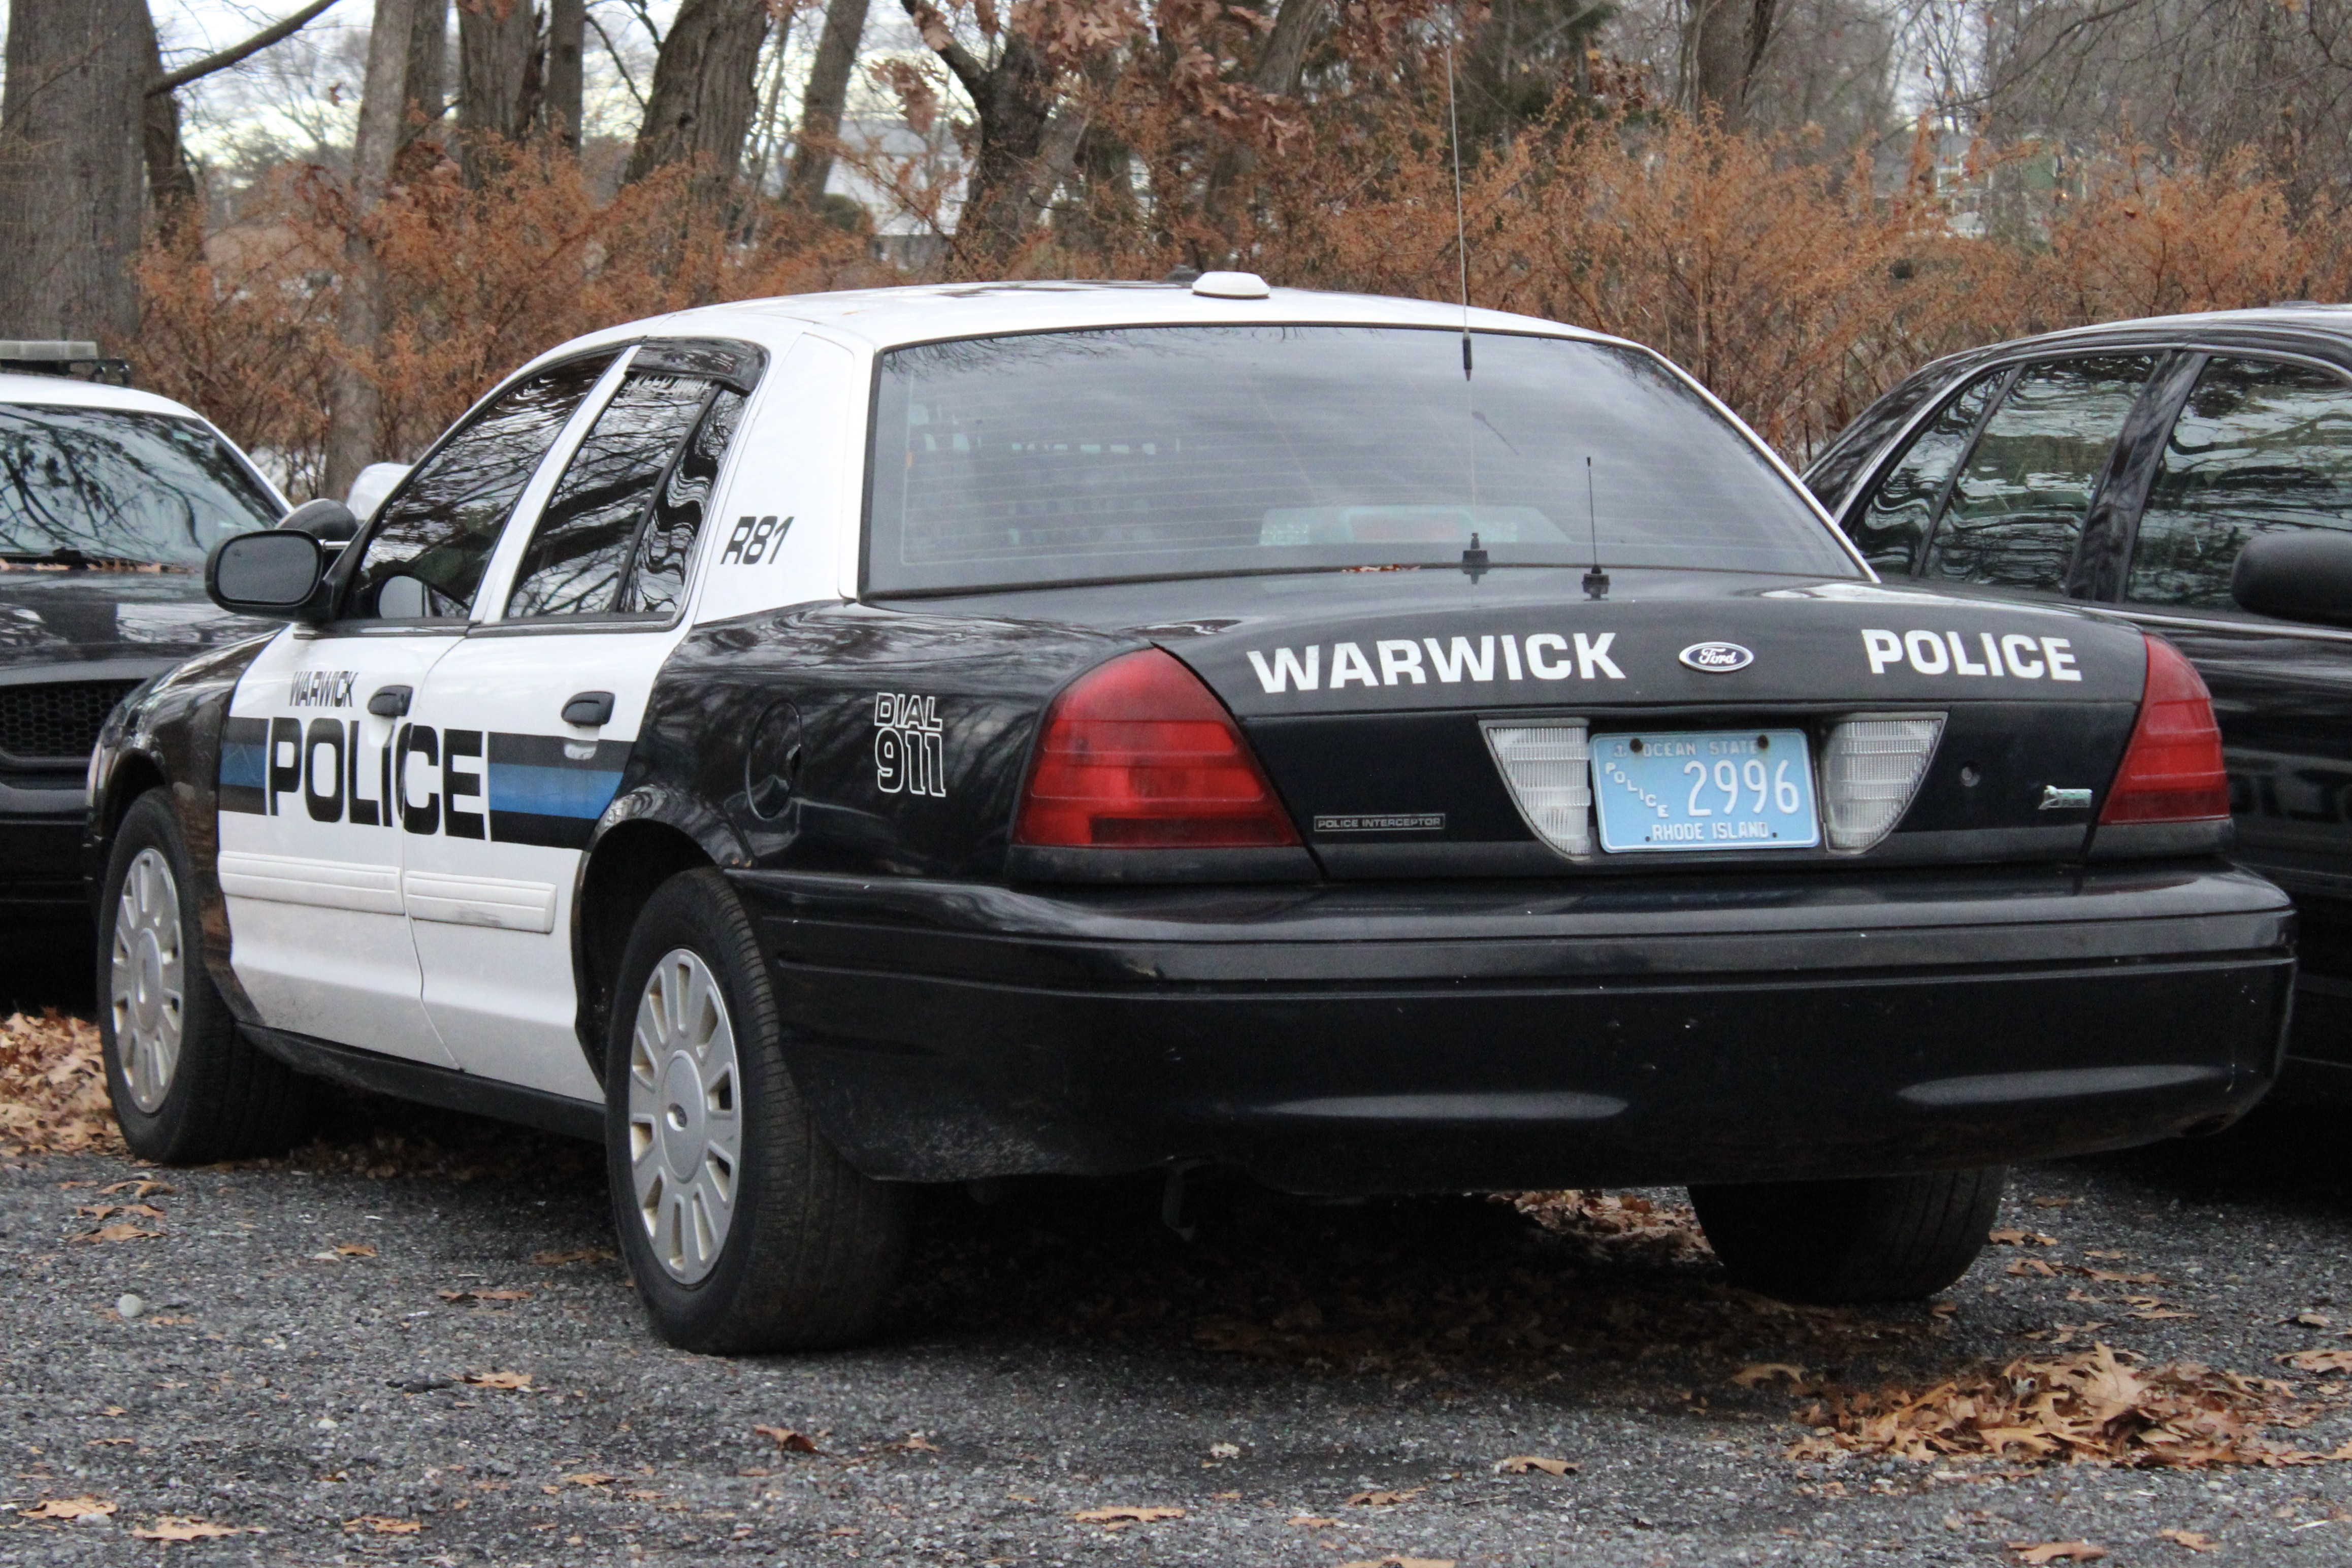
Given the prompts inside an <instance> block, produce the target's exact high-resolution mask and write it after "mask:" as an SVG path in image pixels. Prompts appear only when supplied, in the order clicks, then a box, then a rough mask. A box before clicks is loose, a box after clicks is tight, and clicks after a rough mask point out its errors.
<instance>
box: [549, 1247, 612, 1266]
mask: <svg viewBox="0 0 2352 1568" xmlns="http://www.w3.org/2000/svg"><path fill="white" fill-rule="evenodd" d="M618 1257H620V1254H619V1253H617V1252H614V1251H610V1250H608V1249H607V1248H604V1247H574V1248H573V1249H572V1250H571V1251H570V1252H534V1253H532V1254H531V1255H530V1260H531V1261H532V1262H533V1263H536V1264H539V1265H540V1266H541V1267H542V1268H562V1266H563V1265H565V1264H567V1263H606V1262H610V1261H611V1260H613V1259H614V1258H618Z"/></svg>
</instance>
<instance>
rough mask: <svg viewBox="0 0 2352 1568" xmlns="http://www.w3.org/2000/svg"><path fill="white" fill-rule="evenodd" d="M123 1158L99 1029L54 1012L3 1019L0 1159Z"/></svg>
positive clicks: (0, 1029)
mask: <svg viewBox="0 0 2352 1568" xmlns="http://www.w3.org/2000/svg"><path fill="white" fill-rule="evenodd" d="M88 1152H105V1153H110V1154H113V1153H121V1152H122V1139H121V1134H119V1133H118V1132H117V1131H115V1127H114V1110H113V1106H112V1102H111V1101H110V1100H108V1099H107V1095H106V1067H105V1064H104V1063H103V1062H102V1061H101V1060H100V1057H99V1047H98V1026H96V1025H95V1024H92V1023H90V1022H89V1020H88V1019H86V1018H73V1017H68V1016H66V1015H64V1014H62V1013H59V1012H58V1011H57V1010H56V1009H54V1008H52V1009H50V1010H48V1011H47V1012H44V1013H42V1014H40V1015H39V1016H34V1015H32V1014H30V1013H12V1014H10V1015H9V1016H7V1017H6V1018H5V1019H0V1155H5V1156H6V1157H7V1158H10V1159H18V1158H21V1157H23V1156H24V1155H26V1154H80V1153H88Z"/></svg>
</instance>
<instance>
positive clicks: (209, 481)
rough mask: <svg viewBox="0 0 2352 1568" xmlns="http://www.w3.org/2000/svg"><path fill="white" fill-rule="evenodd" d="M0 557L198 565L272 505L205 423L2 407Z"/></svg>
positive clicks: (264, 523) (271, 518)
mask: <svg viewBox="0 0 2352 1568" xmlns="http://www.w3.org/2000/svg"><path fill="white" fill-rule="evenodd" d="M0 479H5V482H4V483H0V559H10V560H17V561H22V560H26V559H56V560H60V561H66V562H70V561H72V560H73V559H75V558H77V557H83V556H86V557H90V558H93V559H99V560H110V561H137V562H142V563H151V564H159V565H166V566H191V567H193V566H201V565H203V564H204V560H205V552H207V551H209V550H211V549H212V547H213V546H214V545H215V544H217V543H219V542H220V541H222V540H223V539H225V538H226V537H227V536H228V535H230V534H232V533H242V532H244V531H247V529H254V528H268V526H270V525H271V524H272V523H274V522H276V521H278V503H277V502H276V501H275V500H271V499H270V496H269V493H268V491H267V490H265V489H263V488H262V487H261V485H260V483H259V481H257V479H254V477H253V476H252V474H251V473H249V472H247V469H246V467H245V465H244V464H243V463H241V462H239V461H238V460H237V458H236V454H235V453H234V452H232V451H231V450H230V449H229V447H228V446H227V444H226V442H224V441H223V440H222V439H221V438H220V437H218V436H216V435H215V434H214V433H213V432H212V430H211V429H210V428H209V427H208V426H205V424H204V423H203V422H202V421H200V420H195V419H189V418H185V417H183V416H174V415H169V414H142V413H133V412H130V411H128V410H124V409H117V408H43V407H34V406H28V405H23V404H7V405H0Z"/></svg>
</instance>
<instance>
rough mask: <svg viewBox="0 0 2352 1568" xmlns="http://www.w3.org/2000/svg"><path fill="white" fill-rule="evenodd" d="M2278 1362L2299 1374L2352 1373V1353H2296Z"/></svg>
mask: <svg viewBox="0 0 2352 1568" xmlns="http://www.w3.org/2000/svg"><path fill="white" fill-rule="evenodd" d="M2278 1360H2279V1363H2280V1364H2281V1365H2283V1366H2291V1367H2293V1368H2294V1369H2295V1370H2296V1371H2297V1372H2352V1351H2294V1352H2289V1353H2288V1354H2285V1355H2283V1356H2280V1357H2279V1358H2278Z"/></svg>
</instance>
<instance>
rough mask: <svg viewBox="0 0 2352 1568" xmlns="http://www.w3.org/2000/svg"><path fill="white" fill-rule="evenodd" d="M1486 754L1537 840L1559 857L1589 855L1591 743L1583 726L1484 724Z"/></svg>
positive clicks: (1581, 724) (1561, 724)
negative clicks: (1554, 850) (1490, 755)
mask: <svg viewBox="0 0 2352 1568" xmlns="http://www.w3.org/2000/svg"><path fill="white" fill-rule="evenodd" d="M1486 749H1487V750H1488V751H1490V752H1494V754H1495V765H1496V767H1497V768H1500V769H1501V770H1502V773H1503V782H1504V783H1505V784H1508V785H1509V786H1510V789H1511V799H1512V801H1513V803H1514V804H1516V805H1517V806H1518V808H1519V815H1520V816H1523V817H1525V818H1527V822H1528V826H1529V827H1531V828H1533V829H1535V834H1536V837H1538V838H1540V839H1542V840H1543V841H1544V842H1545V843H1546V844H1549V845H1550V846H1551V847H1553V848H1554V849H1557V850H1559V852H1560V853H1561V854H1563V855H1590V854H1591V853H1592V738H1591V733H1590V731H1589V730H1588V729H1587V727H1586V725H1585V722H1584V721H1582V720H1581V719H1579V720H1577V721H1574V722H1572V723H1555V724H1488V725H1486Z"/></svg>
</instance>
